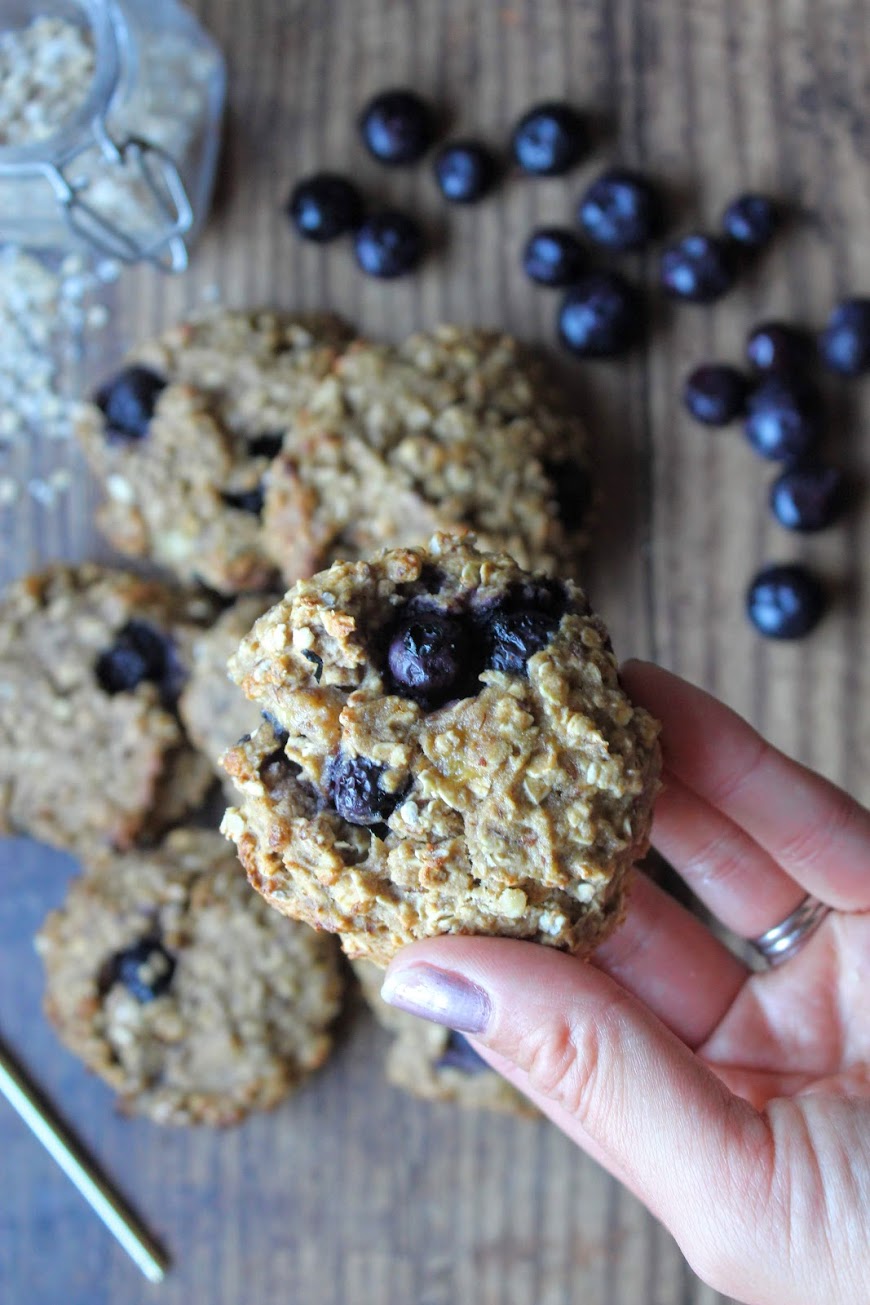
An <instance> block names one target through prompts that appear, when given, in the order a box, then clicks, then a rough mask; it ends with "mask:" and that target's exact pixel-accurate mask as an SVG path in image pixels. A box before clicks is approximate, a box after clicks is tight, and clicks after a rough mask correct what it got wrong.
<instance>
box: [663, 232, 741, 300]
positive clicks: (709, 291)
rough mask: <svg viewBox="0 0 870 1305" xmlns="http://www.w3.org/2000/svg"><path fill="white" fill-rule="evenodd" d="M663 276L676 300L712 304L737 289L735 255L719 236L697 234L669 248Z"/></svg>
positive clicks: (664, 283) (684, 237)
mask: <svg viewBox="0 0 870 1305" xmlns="http://www.w3.org/2000/svg"><path fill="white" fill-rule="evenodd" d="M660 274H661V283H662V286H663V287H664V289H665V290H666V291H667V293H668V294H669V295H673V296H674V298H675V299H685V300H687V301H688V302H690V303H696V304H709V303H712V302H713V300H714V299H720V298H721V297H722V295H724V294H726V293H727V292H728V291H729V290H730V289H731V287H732V286H733V284H734V280H735V276H736V265H735V260H734V254H733V251H732V248H731V246H730V245H728V244H727V243H726V242H725V241H724V240H720V239H719V237H718V236H708V235H705V234H704V233H703V232H700V231H695V232H692V234H691V235H688V236H683V238H682V240H679V241H677V243H676V244H674V245H669V246H668V248H667V249H666V250H665V251H664V253H663V254H662V260H661V265H660Z"/></svg>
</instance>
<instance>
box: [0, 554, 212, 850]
mask: <svg viewBox="0 0 870 1305" xmlns="http://www.w3.org/2000/svg"><path fill="white" fill-rule="evenodd" d="M213 614H214V613H213V608H212V604H211V603H210V602H209V601H208V600H207V599H204V598H202V597H200V596H196V595H188V594H184V593H181V592H179V591H176V590H173V589H171V588H169V587H167V586H166V585H163V584H161V583H160V582H158V581H155V580H145V579H142V578H141V577H140V576H135V575H130V574H128V573H126V572H123V571H115V570H111V569H109V568H106V567H100V566H94V565H90V564H86V565H83V566H79V567H72V566H55V567H52V568H50V569H48V570H46V571H44V572H42V573H41V574H39V575H33V576H28V577H26V578H24V579H22V580H19V581H18V582H17V583H15V584H13V585H12V586H11V587H10V588H9V589H8V590H7V592H6V593H5V594H4V596H3V598H2V600H0V832H5V833H23V834H32V835H33V836H34V837H35V838H38V839H41V840H42V841H43V842H46V843H51V844H54V845H55V846H56V847H60V848H64V849H66V850H68V851H72V852H89V851H92V850H93V848H94V847H97V846H100V845H101V844H108V845H111V846H114V847H117V848H121V849H124V848H127V847H129V846H130V845H131V844H133V843H134V842H136V841H138V840H139V839H141V838H143V837H150V838H154V837H156V836H158V835H159V833H160V832H161V831H162V830H163V829H166V828H167V827H168V826H169V825H171V824H173V823H175V822H177V821H179V820H180V819H182V818H183V816H184V815H185V814H186V812H187V811H188V810H190V809H192V808H193V807H195V806H196V805H197V804H198V803H199V802H200V801H201V800H202V798H203V797H204V795H205V793H206V790H207V789H208V787H209V785H210V784H211V783H212V773H211V770H210V767H209V765H208V763H207V762H206V760H205V759H204V758H203V757H201V756H200V755H199V754H198V753H196V752H195V751H194V750H193V748H191V747H190V745H189V744H188V742H187V739H186V738H185V735H184V732H183V730H182V728H181V725H180V723H179V720H178V715H177V712H176V704H177V700H178V695H179V692H180V691H181V689H182V686H183V684H184V681H185V678H186V675H187V670H188V667H189V664H190V647H191V643H192V640H193V639H194V637H195V635H196V634H197V632H198V630H200V629H201V628H202V627H203V626H204V625H205V624H206V623H207V622H209V621H210V620H211V619H212V617H213Z"/></svg>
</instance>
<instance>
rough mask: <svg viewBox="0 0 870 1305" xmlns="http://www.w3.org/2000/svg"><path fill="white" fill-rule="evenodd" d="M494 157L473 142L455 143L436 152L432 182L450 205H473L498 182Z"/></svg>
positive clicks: (457, 141) (484, 148) (460, 141)
mask: <svg viewBox="0 0 870 1305" xmlns="http://www.w3.org/2000/svg"><path fill="white" fill-rule="evenodd" d="M498 173H499V166H498V161H497V160H496V157H495V155H494V154H493V153H492V151H491V150H488V149H487V147H486V146H485V145H481V143H480V142H479V141H476V140H454V141H451V142H450V143H449V144H448V145H445V146H444V148H443V149H442V150H439V152H438V155H437V157H436V159H435V180H436V181H437V182H438V188H439V190H440V191H441V194H442V195H443V196H444V198H445V199H449V200H450V202H451V204H475V203H476V202H477V201H478V200H479V199H483V197H484V195H486V194H488V192H489V191H490V190H492V188H493V186H494V185H495V183H496V181H497V180H498Z"/></svg>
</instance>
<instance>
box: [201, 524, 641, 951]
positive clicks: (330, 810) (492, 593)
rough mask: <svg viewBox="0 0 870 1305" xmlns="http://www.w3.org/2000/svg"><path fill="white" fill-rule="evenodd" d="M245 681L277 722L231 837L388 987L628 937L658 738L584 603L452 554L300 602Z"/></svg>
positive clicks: (444, 543)
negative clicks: (491, 941) (518, 942)
mask: <svg viewBox="0 0 870 1305" xmlns="http://www.w3.org/2000/svg"><path fill="white" fill-rule="evenodd" d="M230 671H231V674H232V675H233V677H234V678H235V679H236V681H237V682H238V683H239V684H240V685H241V687H242V688H243V689H244V691H245V693H246V694H247V696H248V697H249V698H251V699H252V700H253V701H255V702H256V703H257V704H258V705H259V706H260V708H261V709H262V710H263V712H264V714H265V716H266V719H265V720H264V722H263V724H262V725H261V726H260V727H259V729H258V730H257V731H256V732H255V733H254V734H253V735H252V737H251V738H250V739H248V740H247V741H243V742H241V743H239V744H238V745H237V746H236V747H234V748H231V749H230V750H229V751H228V753H227V754H226V756H225V757H224V760H223V764H224V766H225V768H226V770H227V772H228V773H229V774H230V775H231V776H232V778H233V780H234V782H235V784H236V787H237V789H238V790H239V793H240V794H241V799H240V804H239V806H238V807H232V808H230V809H229V810H228V811H227V813H226V815H225V817H224V821H223V825H222V829H223V831H224V833H225V834H226V835H227V837H228V838H231V839H232V840H233V841H234V842H235V843H236V844H237V846H238V849H239V855H240V857H241V860H242V863H243V865H244V866H245V868H246V870H247V873H248V877H249V878H250V880H251V883H252V884H253V885H254V887H255V888H256V889H257V890H258V891H259V892H261V893H262V894H263V896H264V897H265V898H266V899H267V900H268V901H269V902H271V903H272V904H273V905H274V906H275V907H277V909H278V910H280V911H282V912H284V913H285V914H286V915H290V916H295V917H297V918H299V919H302V920H306V921H308V922H309V923H311V924H313V925H315V926H317V927H319V928H323V929H329V930H332V931H334V932H336V933H338V934H340V936H341V939H342V943H343V945H344V948H345V950H346V951H347V953H348V954H349V955H350V956H352V957H364V958H367V959H369V960H371V961H374V962H375V963H376V964H379V965H381V966H384V965H386V964H388V962H389V960H390V958H391V957H392V956H393V955H394V953H395V952H396V951H397V950H398V948H399V947H401V946H402V945H404V944H405V943H408V942H411V941H412V940H414V939H417V938H423V937H428V936H432V935H436V934H443V933H480V934H503V935H507V936H511V937H516V938H527V939H532V940H535V941H537V942H542V943H547V944H549V945H551V946H554V947H560V948H562V949H565V950H569V951H572V952H579V953H584V952H588V951H591V950H592V948H594V947H595V946H596V945H597V943H599V942H600V941H601V940H602V939H603V938H604V937H605V936H606V935H607V934H608V933H609V932H610V930H611V929H612V928H613V927H614V926H615V925H616V924H617V923H618V921H619V919H620V918H621V915H622V911H623V901H624V896H625V889H626V884H627V880H628V877H629V874H630V871H631V866H632V864H633V862H634V861H635V860H636V859H637V858H638V857H639V856H641V855H642V854H643V853H644V851H645V850H646V847H647V844H648V831H649V825H650V814H651V807H652V803H653V799H654V796H655V792H656V788H657V776H658V771H659V749H658V741H657V734H658V727H657V725H656V723H655V722H654V721H653V720H652V718H651V717H650V716H649V715H647V713H646V712H644V711H642V710H641V709H640V708H635V707H633V706H632V704H631V703H630V702H629V700H628V698H627V697H626V695H625V693H624V692H623V690H622V688H621V687H620V684H619V679H618V676H617V667H616V661H615V659H614V656H613V653H612V651H611V648H610V642H609V639H608V637H607V633H606V630H605V628H604V625H603V624H602V622H601V621H600V620H599V619H598V618H597V617H596V616H594V615H593V614H592V613H591V612H590V610H589V606H588V604H587V602H586V599H585V597H584V595H583V593H582V591H581V590H580V589H578V588H577V586H576V585H574V584H573V583H572V582H570V581H565V582H563V581H558V580H554V579H549V578H547V577H545V576H541V575H533V574H530V573H529V572H527V571H524V570H523V569H522V568H520V567H519V566H518V565H517V564H516V562H514V561H513V560H512V559H511V558H510V557H508V556H507V555H505V554H488V553H482V552H478V551H477V550H476V548H475V547H474V543H473V540H472V539H471V538H466V539H462V538H459V537H457V536H454V535H436V536H435V537H434V538H433V539H432V540H431V541H430V543H429V546H428V548H415V549H395V550H390V551H387V552H385V553H383V554H382V555H381V556H379V557H377V558H376V559H375V560H374V561H371V562H356V563H347V562H345V563H336V564H335V565H333V566H332V567H331V568H330V569H329V570H328V571H325V572H322V573H320V574H319V575H316V576H314V577H313V578H312V579H310V580H307V581H300V582H299V583H297V585H296V586H295V587H294V588H293V589H292V590H291V591H290V592H289V593H288V594H287V595H286V597H285V598H284V600H283V601H282V602H280V603H279V604H277V606H275V607H274V608H272V609H271V611H269V612H267V613H266V614H265V616H262V617H261V618H260V619H259V620H258V621H257V622H256V624H255V625H254V627H253V630H252V631H251V633H250V634H249V635H248V637H247V638H246V639H245V640H244V641H243V642H242V644H241V647H240V649H239V651H238V653H237V655H236V656H235V658H234V659H233V660H232V661H231V662H230Z"/></svg>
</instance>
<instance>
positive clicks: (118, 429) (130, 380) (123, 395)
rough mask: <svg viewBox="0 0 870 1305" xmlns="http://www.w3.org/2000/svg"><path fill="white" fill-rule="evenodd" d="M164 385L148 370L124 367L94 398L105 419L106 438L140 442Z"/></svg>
mask: <svg viewBox="0 0 870 1305" xmlns="http://www.w3.org/2000/svg"><path fill="white" fill-rule="evenodd" d="M165 389H166V381H165V379H164V378H163V377H162V376H159V375H158V374H157V372H154V371H152V370H151V368H150V367H125V368H124V370H123V371H120V372H118V374H117V376H113V377H112V378H111V380H109V381H107V382H106V383H105V385H103V386H101V387H100V389H99V390H97V393H96V394H95V395H94V402H95V403H96V405H97V407H98V408H99V409H100V410H101V412H102V413H103V415H104V417H105V418H106V435H107V437H108V438H109V439H115V440H140V439H142V438H143V436H145V435H147V434H148V427H149V425H150V423H151V418H152V417H153V416H154V408H155V406H156V404H157V400H158V398H159V396H160V393H161V391H163V390H165Z"/></svg>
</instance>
